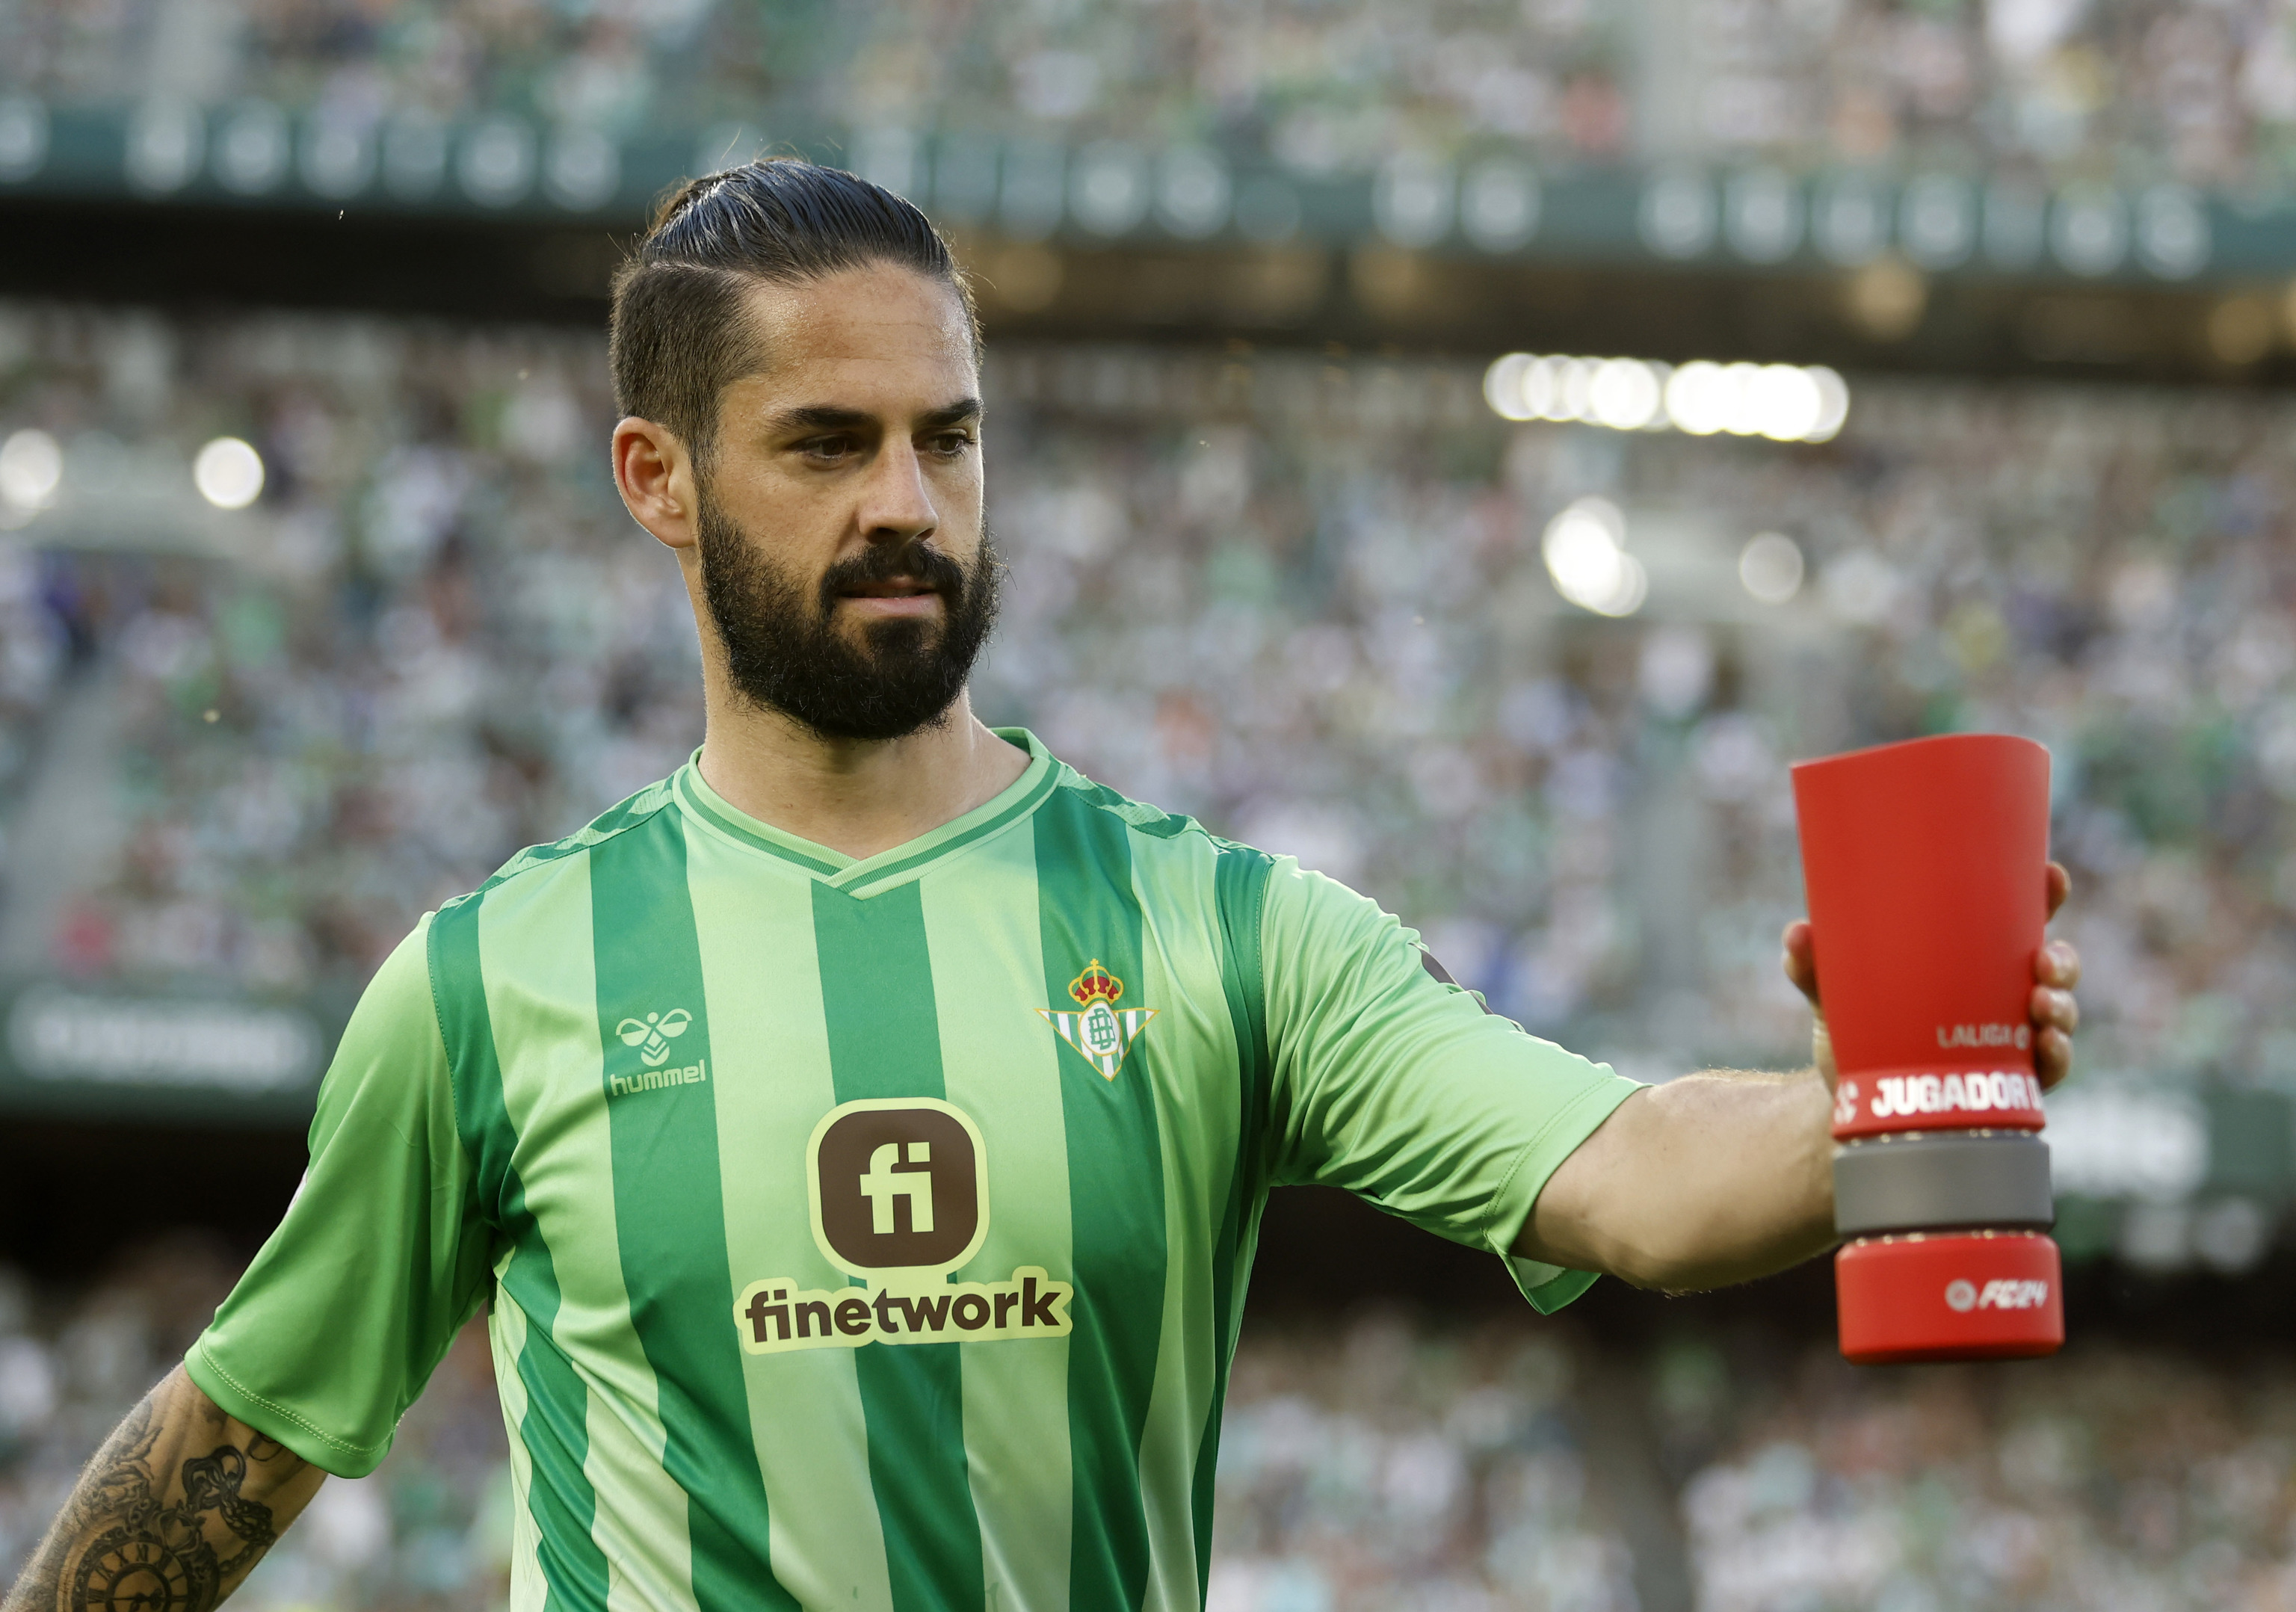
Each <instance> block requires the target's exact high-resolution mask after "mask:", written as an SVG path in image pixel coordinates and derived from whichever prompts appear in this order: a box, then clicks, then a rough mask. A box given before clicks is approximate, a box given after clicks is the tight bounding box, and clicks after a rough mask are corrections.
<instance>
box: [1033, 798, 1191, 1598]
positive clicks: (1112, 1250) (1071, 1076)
mask: <svg viewBox="0 0 2296 1612" xmlns="http://www.w3.org/2000/svg"><path fill="white" fill-rule="evenodd" d="M1037 923H1038V927H1039V928H1040V929H1041V931H1042V933H1043V936H1044V949H1045V988H1046V999H1047V1001H1048V1002H1052V1003H1054V1004H1059V1003H1062V1002H1067V1001H1068V1000H1069V996H1068V989H1069V985H1070V981H1071V980H1073V979H1074V978H1076V977H1077V976H1078V974H1079V973H1081V972H1082V971H1083V970H1084V968H1085V966H1086V965H1087V963H1089V962H1091V961H1093V960H1094V959H1095V958H1097V959H1098V960H1099V961H1100V962H1101V964H1102V965H1103V967H1105V968H1106V969H1107V970H1108V971H1109V972H1110V973H1111V974H1113V975H1114V976H1115V977H1116V978H1119V979H1122V980H1125V981H1128V982H1132V983H1130V985H1129V987H1128V988H1130V989H1133V990H1135V991H1136V990H1137V989H1138V986H1137V984H1136V982H1137V981H1139V979H1140V978H1141V928H1142V923H1141V913H1140V907H1139V904H1138V902H1137V901H1136V899H1135V897H1134V896H1133V890H1132V848H1131V845H1130V843H1129V841H1128V837H1127V834H1126V830H1125V826H1124V823H1123V822H1122V821H1121V820H1120V819H1119V818H1118V817H1116V816H1115V815H1114V814H1111V813H1109V812H1104V811H1101V810H1099V809H1097V808H1096V807H1095V806H1092V805H1090V804H1089V803H1087V801H1085V800H1084V799H1082V798H1079V796H1078V793H1077V791H1075V790H1070V789H1065V788H1064V789H1060V790H1054V793H1053V797H1052V798H1051V799H1050V800H1048V801H1046V803H1045V805H1044V806H1043V807H1042V808H1041V809H1040V810H1039V811H1038V813H1037ZM1139 1005H1141V1006H1144V1007H1155V1006H1157V1005H1158V1004H1157V1003H1155V1002H1141V1003H1140V1004H1139ZM1156 1056H1157V1052H1156V1038H1155V1035H1154V1033H1153V1027H1152V1026H1151V1027H1150V1030H1149V1032H1148V1033H1146V1034H1144V1035H1142V1037H1141V1038H1140V1040H1139V1041H1137V1042H1136V1043H1135V1044H1134V1046H1133V1049H1132V1051H1131V1054H1130V1057H1129V1059H1128V1061H1127V1063H1126V1064H1125V1067H1124V1068H1123V1069H1122V1070H1121V1071H1120V1072H1119V1074H1118V1076H1117V1077H1116V1078H1115V1079H1114V1080H1105V1079H1103V1078H1102V1077H1101V1076H1100V1074H1099V1072H1098V1071H1097V1070H1095V1068H1093V1066H1092V1065H1091V1064H1090V1063H1089V1062H1088V1061H1087V1060H1085V1059H1084V1058H1083V1057H1082V1056H1077V1057H1072V1058H1064V1059H1062V1060H1061V1109H1062V1122H1063V1124H1064V1125H1065V1127H1066V1130H1067V1133H1068V1144H1069V1194H1070V1224H1071V1226H1072V1228H1073V1234H1074V1237H1075V1248H1076V1255H1075V1257H1076V1297H1075V1300H1074V1301H1073V1303H1072V1305H1071V1306H1070V1315H1071V1317H1072V1319H1073V1321H1074V1323H1075V1330H1074V1332H1073V1333H1072V1334H1071V1335H1070V1339H1069V1444H1070V1452H1071V1457H1072V1461H1073V1463H1074V1464H1073V1471H1074V1482H1075V1500H1074V1507H1075V1510H1074V1516H1075V1523H1074V1526H1073V1529H1072V1533H1071V1538H1070V1555H1069V1604H1070V1606H1071V1607H1076V1608H1086V1607H1090V1608H1133V1607H1137V1606H1139V1605H1140V1602H1141V1597H1142V1594H1143V1593H1144V1590H1145V1587H1146V1584H1147V1579H1148V1520H1147V1515H1146V1512H1145V1510H1144V1508H1143V1506H1142V1504H1141V1498H1140V1436H1141V1431H1142V1429H1143V1428H1144V1426H1145V1425H1146V1422H1147V1417H1148V1402H1149V1397H1150V1395H1151V1394H1152V1391H1153V1388H1154V1386H1155V1377H1156V1353H1157V1342H1158V1338H1159V1336H1160V1326H1161V1322H1162V1319H1163V1308H1164V1281H1165V1240H1164V1161H1163V1141H1162V1138H1161V1136H1160V1133H1159V1129H1158V1126H1157V1121H1156V1105H1155V1094H1154V1091H1153V1088H1152V1082H1151V1081H1150V1079H1149V1076H1148V1070H1147V1067H1146V1065H1147V1063H1148V1062H1149V1060H1153V1059H1154V1058H1155V1057H1156Z"/></svg>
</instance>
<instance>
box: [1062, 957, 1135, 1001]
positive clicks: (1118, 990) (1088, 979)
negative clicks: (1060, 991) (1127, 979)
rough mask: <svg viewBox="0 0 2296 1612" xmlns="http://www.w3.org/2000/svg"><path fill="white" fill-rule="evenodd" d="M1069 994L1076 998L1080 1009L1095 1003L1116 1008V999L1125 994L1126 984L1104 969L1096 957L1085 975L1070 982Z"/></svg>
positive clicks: (1086, 966)
mask: <svg viewBox="0 0 2296 1612" xmlns="http://www.w3.org/2000/svg"><path fill="white" fill-rule="evenodd" d="M1069 994H1070V996H1073V997H1075V998H1076V1004H1077V1006H1078V1007H1080V1008H1088V1007H1090V1006H1092V1004H1093V1003H1094V1002H1107V1003H1109V1004H1110V1005H1111V1006H1114V1005H1115V1002H1116V999H1117V998H1118V997H1119V996H1121V995H1123V994H1124V982H1123V981H1122V980H1120V979H1119V978H1116V977H1115V976H1114V975H1113V974H1111V973H1110V972H1109V971H1108V970H1106V969H1103V968H1102V967H1101V966H1100V959H1099V958H1097V957H1095V958H1094V959H1093V960H1092V961H1090V962H1088V963H1087V964H1086V965H1085V970H1084V972H1083V973H1081V974H1079V975H1078V976H1077V977H1076V978H1074V979H1071V980H1070V981H1069Z"/></svg>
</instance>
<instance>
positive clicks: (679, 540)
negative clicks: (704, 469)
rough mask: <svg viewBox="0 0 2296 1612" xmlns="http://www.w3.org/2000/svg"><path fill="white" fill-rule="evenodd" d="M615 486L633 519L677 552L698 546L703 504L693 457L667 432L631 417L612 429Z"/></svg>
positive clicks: (666, 428)
mask: <svg viewBox="0 0 2296 1612" xmlns="http://www.w3.org/2000/svg"><path fill="white" fill-rule="evenodd" d="M613 457H614V486H615V487H616V488H617V489H619V491H620V493H621V495H622V506H623V507H624V508H625V509H627V510H628V511H629V512H630V519H631V520H635V521H636V522H637V523H638V524H639V525H640V526H642V527H644V528H645V529H646V530H647V531H649V532H651V533H652V534H653V536H654V539H655V541H656V542H658V543H660V544H664V545H665V546H667V547H669V548H673V549H679V550H685V549H691V548H692V547H693V545H694V544H695V543H696V542H697V541H699V537H700V530H699V523H700V519H701V501H700V496H699V494H698V492H697V490H696V487H695V485H694V476H693V455H692V454H690V453H688V452H687V451H686V447H685V442H684V440H683V439H681V438H679V436H678V435H677V433H676V432H675V431H673V430H670V429H669V428H668V426H665V425H656V424H655V423H654V422H653V421H651V420H641V419H639V418H638V417H637V416H636V415H635V414H633V415H630V416H629V417H628V418H627V419H625V420H623V421H620V422H619V423H618V424H617V425H616V426H615V427H614V449H613Z"/></svg>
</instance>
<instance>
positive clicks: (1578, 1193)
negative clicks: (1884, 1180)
mask: <svg viewBox="0 0 2296 1612" xmlns="http://www.w3.org/2000/svg"><path fill="white" fill-rule="evenodd" d="M1832 1106H1833V1105H1832V1098H1831V1096H1830V1094H1829V1093H1828V1092H1827V1090H1826V1086H1825V1082H1824V1081H1823V1080H1822V1079H1820V1078H1819V1076H1818V1075H1817V1074H1816V1071H1815V1070H1805V1071H1803V1072H1801V1073H1800V1074H1797V1075H1746V1074H1737V1073H1719V1074H1708V1075H1690V1076H1684V1077H1683V1078H1681V1079H1679V1080H1675V1081H1670V1082H1669V1083H1668V1084H1665V1085H1660V1086H1651V1087H1648V1088H1646V1089H1644V1090H1643V1091H1641V1092H1636V1093H1635V1095H1634V1096H1632V1097H1630V1098H1628V1100H1627V1101H1625V1102H1624V1103H1621V1104H1620V1106H1619V1108H1618V1109H1617V1111H1616V1112H1614V1113H1613V1114H1612V1115H1611V1117H1610V1118H1609V1119H1607V1120H1605V1121H1604V1122H1603V1126H1602V1128H1601V1129H1600V1130H1598V1131H1596V1132H1595V1134H1594V1135H1592V1136H1590V1137H1588V1138H1587V1141H1585V1142H1584V1143H1583V1144H1581V1146H1580V1147H1579V1150H1578V1151H1577V1152H1575V1153H1573V1154H1572V1155H1571V1156H1570V1158H1567V1159H1565V1160H1564V1161H1563V1162H1562V1166H1561V1167H1560V1168H1558V1169H1557V1170H1556V1171H1555V1172H1554V1175H1553V1176H1552V1177H1551V1178H1550V1179H1549V1180H1548V1182H1547V1183H1546V1188H1545V1190H1544V1191H1541V1192H1540V1194H1539V1198H1538V1205H1537V1206H1536V1207H1534V1208H1533V1210H1532V1212H1531V1217H1530V1220H1529V1223H1528V1224H1527V1225H1526V1226H1525V1227H1524V1228H1523V1234H1522V1236H1521V1239H1520V1240H1518V1243H1517V1245H1516V1246H1517V1249H1518V1251H1519V1252H1521V1253H1522V1254H1524V1255H1526V1256H1529V1257H1530V1258H1533V1259H1539V1260H1545V1261H1546V1262H1548V1263H1550V1264H1561V1265H1567V1266H1570V1267H1571V1268H1572V1269H1575V1270H1582V1271H1602V1272H1607V1273H1609V1274H1611V1275H1614V1276H1618V1277H1621V1278H1623V1279H1624V1280H1625V1281H1629V1282H1631V1283H1633V1284H1634V1285H1636V1287H1644V1288H1661V1289H1666V1290H1668V1291H1669V1292H1685V1291H1690V1290H1693V1289H1702V1288H1718V1287H1724V1286H1726V1285H1727V1284H1729V1283H1731V1282H1736V1281H1751V1279H1753V1278H1754V1277H1757V1276H1767V1275H1768V1274H1769V1273H1770V1272H1774V1271H1781V1270H1784V1268H1785V1267H1787V1266H1788V1265H1792V1264H1800V1262H1801V1261H1803V1260H1805V1259H1808V1258H1809V1257H1811V1256H1814V1255H1816V1254H1819V1253H1822V1252H1824V1251H1825V1249H1826V1248H1829V1247H1830V1246H1832V1244H1833V1240H1834V1237H1833V1138H1832V1133H1831V1131H1830V1128H1829V1126H1830V1119H1831V1115H1832Z"/></svg>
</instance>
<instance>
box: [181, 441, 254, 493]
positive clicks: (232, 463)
mask: <svg viewBox="0 0 2296 1612" xmlns="http://www.w3.org/2000/svg"><path fill="white" fill-rule="evenodd" d="M192 485H193V487H198V488H199V489H200V496H201V497H202V498H204V499H206V500H207V501H208V502H209V503H212V504H213V505H215V506H216V508H217V509H219V510H243V509H245V508H246V507H247V506H248V505H249V504H250V503H254V502H255V501H256V499H257V498H258V497H259V496H261V495H262V492H263V455H262V454H258V453H257V452H256V451H255V450H254V449H253V448H252V447H250V446H248V445H247V444H246V443H244V442H242V441H241V440H240V439H239V438H236V437H218V438H216V439H215V440H214V441H213V442H210V443H209V444H208V445H207V446H205V447H203V448H201V450H200V455H199V457H198V458H196V459H194V460H193V461H192Z"/></svg>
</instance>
